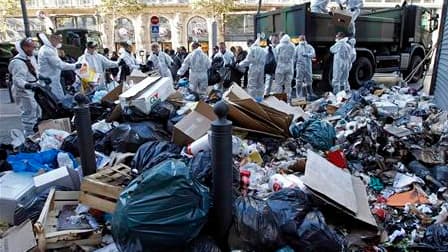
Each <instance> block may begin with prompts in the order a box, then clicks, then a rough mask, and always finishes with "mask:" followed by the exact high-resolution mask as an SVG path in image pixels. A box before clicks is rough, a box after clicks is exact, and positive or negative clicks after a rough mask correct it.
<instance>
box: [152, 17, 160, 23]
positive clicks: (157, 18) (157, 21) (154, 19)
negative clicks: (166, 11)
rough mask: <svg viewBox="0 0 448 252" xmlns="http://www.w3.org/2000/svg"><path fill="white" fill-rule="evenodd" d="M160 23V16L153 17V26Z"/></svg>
mask: <svg viewBox="0 0 448 252" xmlns="http://www.w3.org/2000/svg"><path fill="white" fill-rule="evenodd" d="M159 22H160V19H159V17H158V16H152V17H151V24H152V25H158V24H159Z"/></svg>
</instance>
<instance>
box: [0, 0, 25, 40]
mask: <svg viewBox="0 0 448 252" xmlns="http://www.w3.org/2000/svg"><path fill="white" fill-rule="evenodd" d="M0 2H1V4H0V33H5V32H6V29H7V28H8V25H7V23H6V17H7V16H11V15H13V14H15V13H16V12H18V11H19V10H20V1H18V0H2V1H0ZM0 37H1V36H0Z"/></svg>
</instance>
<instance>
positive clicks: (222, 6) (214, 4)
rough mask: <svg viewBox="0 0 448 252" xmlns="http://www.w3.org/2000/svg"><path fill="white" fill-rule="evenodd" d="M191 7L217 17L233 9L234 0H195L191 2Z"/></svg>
mask: <svg viewBox="0 0 448 252" xmlns="http://www.w3.org/2000/svg"><path fill="white" fill-rule="evenodd" d="M193 8H195V9H197V10H202V11H204V12H207V13H208V14H209V15H210V16H212V17H213V18H217V17H222V15H225V14H227V13H228V12H230V11H231V10H233V9H235V0H196V1H194V2H193Z"/></svg>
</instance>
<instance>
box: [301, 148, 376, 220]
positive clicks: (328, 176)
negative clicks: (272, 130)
mask: <svg viewBox="0 0 448 252" xmlns="http://www.w3.org/2000/svg"><path fill="white" fill-rule="evenodd" d="M303 180H304V183H305V185H306V186H307V187H309V188H310V189H311V190H312V191H313V193H314V194H315V195H316V196H317V197H319V198H321V199H323V200H325V201H326V202H328V203H330V204H331V205H333V206H335V207H337V208H339V209H341V210H343V211H344V212H345V213H348V214H349V215H351V216H353V217H354V218H356V219H358V220H360V221H362V222H364V223H367V224H370V225H372V226H375V227H376V226H377V224H376V221H375V219H374V218H373V216H372V214H371V212H370V208H369V204H368V200H367V193H366V187H365V185H364V183H363V182H362V181H361V180H360V179H359V178H356V177H354V176H352V175H351V174H350V173H347V172H345V171H344V170H342V169H340V168H338V167H337V166H335V165H333V164H332V163H330V162H329V161H327V160H326V159H324V158H322V157H321V156H319V155H318V154H316V153H314V152H313V151H311V150H308V153H307V162H306V169H305V177H304V179H303Z"/></svg>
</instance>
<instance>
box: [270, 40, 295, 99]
mask: <svg viewBox="0 0 448 252" xmlns="http://www.w3.org/2000/svg"><path fill="white" fill-rule="evenodd" d="M294 50H295V46H294V44H293V43H291V39H290V37H289V35H287V34H285V35H283V37H282V38H281V39H280V44H278V46H277V47H276V48H275V52H276V53H275V54H274V55H275V61H276V62H277V67H276V69H275V82H274V83H275V84H274V88H273V92H274V93H282V92H283V91H284V92H285V93H286V94H287V95H288V98H289V99H291V82H292V78H293V77H294V57H293V56H292V55H294ZM283 88H284V90H283Z"/></svg>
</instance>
